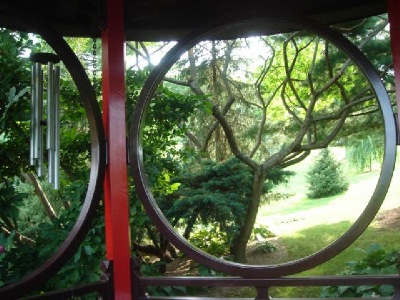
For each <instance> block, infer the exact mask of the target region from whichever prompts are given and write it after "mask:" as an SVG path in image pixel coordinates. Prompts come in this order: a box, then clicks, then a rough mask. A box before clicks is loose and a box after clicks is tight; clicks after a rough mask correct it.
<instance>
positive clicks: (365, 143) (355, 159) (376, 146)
mask: <svg viewBox="0 0 400 300" xmlns="http://www.w3.org/2000/svg"><path fill="white" fill-rule="evenodd" d="M382 145H383V141H382V136H377V135H371V134H368V135H367V136H365V137H361V138H356V137H354V141H351V142H350V143H349V147H347V148H346V157H347V159H348V161H349V162H350V165H351V166H353V167H354V168H355V169H356V170H357V171H360V172H363V171H371V169H372V163H373V162H379V161H382V158H383V146H382Z"/></svg>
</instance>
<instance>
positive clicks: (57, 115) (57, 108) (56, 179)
mask: <svg viewBox="0 0 400 300" xmlns="http://www.w3.org/2000/svg"><path fill="white" fill-rule="evenodd" d="M59 187H60V67H59V66H56V67H55V69H54V188H55V189H56V190H58V189H59Z"/></svg>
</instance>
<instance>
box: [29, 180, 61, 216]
mask: <svg viewBox="0 0 400 300" xmlns="http://www.w3.org/2000/svg"><path fill="white" fill-rule="evenodd" d="M23 176H24V178H25V179H26V180H27V181H28V182H30V183H31V184H32V186H33V188H34V190H35V194H36V196H38V198H39V200H40V202H41V203H42V205H43V207H44V209H45V211H46V215H47V216H48V217H49V218H50V220H52V221H54V220H56V219H57V215H56V212H55V211H54V208H53V206H52V205H51V203H50V201H49V199H48V198H47V196H46V193H45V192H44V191H43V188H42V186H41V184H40V182H39V181H38V180H37V178H36V176H35V175H34V174H33V173H31V172H29V173H23Z"/></svg>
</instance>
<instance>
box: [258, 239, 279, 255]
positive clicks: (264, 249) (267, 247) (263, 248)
mask: <svg viewBox="0 0 400 300" xmlns="http://www.w3.org/2000/svg"><path fill="white" fill-rule="evenodd" d="M275 251H276V247H275V245H274V244H272V243H271V242H269V241H264V242H259V243H257V245H256V249H255V252H258V253H272V252H275Z"/></svg>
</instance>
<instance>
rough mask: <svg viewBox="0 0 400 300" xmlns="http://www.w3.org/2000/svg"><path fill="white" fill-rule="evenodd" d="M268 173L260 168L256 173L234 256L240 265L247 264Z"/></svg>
mask: <svg viewBox="0 0 400 300" xmlns="http://www.w3.org/2000/svg"><path fill="white" fill-rule="evenodd" d="M265 174H266V172H265V171H264V170H263V169H262V167H261V166H260V167H259V168H258V169H257V171H256V172H254V179H253V192H252V195H251V201H250V203H249V206H248V207H247V211H246V217H245V219H244V224H243V225H242V227H241V228H240V231H239V235H238V237H237V239H236V242H235V245H234V248H233V255H234V257H235V261H237V262H240V263H246V262H247V258H246V248H247V243H248V242H249V239H250V236H251V232H252V230H253V227H254V223H255V222H256V218H257V213H258V208H259V206H260V199H261V195H262V190H263V186H264V182H265V176H266V175H265Z"/></svg>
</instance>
